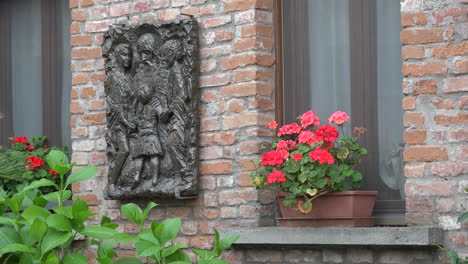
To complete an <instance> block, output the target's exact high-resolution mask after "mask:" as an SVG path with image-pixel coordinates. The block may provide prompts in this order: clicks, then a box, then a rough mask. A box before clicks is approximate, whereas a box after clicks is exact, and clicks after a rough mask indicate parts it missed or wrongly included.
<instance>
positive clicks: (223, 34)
mask: <svg viewBox="0 0 468 264" xmlns="http://www.w3.org/2000/svg"><path fill="white" fill-rule="evenodd" d="M216 40H218V41H227V40H232V32H230V31H226V30H220V31H218V32H216Z"/></svg>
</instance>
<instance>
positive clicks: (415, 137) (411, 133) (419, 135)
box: [403, 129, 426, 145]
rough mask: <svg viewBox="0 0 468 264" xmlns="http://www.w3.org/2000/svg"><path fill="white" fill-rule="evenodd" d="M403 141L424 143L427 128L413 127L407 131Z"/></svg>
mask: <svg viewBox="0 0 468 264" xmlns="http://www.w3.org/2000/svg"><path fill="white" fill-rule="evenodd" d="M403 141H404V142H405V143H406V144H409V145H424V144H425V143H426V130H423V129H413V130H408V131H405V132H404V133H403Z"/></svg>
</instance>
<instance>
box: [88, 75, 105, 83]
mask: <svg viewBox="0 0 468 264" xmlns="http://www.w3.org/2000/svg"><path fill="white" fill-rule="evenodd" d="M105 79H106V74H105V73H93V75H91V80H92V81H93V84H97V83H104V80H105Z"/></svg>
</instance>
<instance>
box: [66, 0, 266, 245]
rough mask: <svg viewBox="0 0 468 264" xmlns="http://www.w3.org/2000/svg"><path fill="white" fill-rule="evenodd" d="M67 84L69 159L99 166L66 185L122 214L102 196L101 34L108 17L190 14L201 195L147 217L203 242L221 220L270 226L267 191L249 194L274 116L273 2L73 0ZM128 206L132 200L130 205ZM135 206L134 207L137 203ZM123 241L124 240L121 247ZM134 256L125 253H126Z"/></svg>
mask: <svg viewBox="0 0 468 264" xmlns="http://www.w3.org/2000/svg"><path fill="white" fill-rule="evenodd" d="M70 7H71V12H72V20H73V21H72V24H71V32H72V37H71V45H72V71H73V81H72V82H73V88H72V102H71V106H70V111H71V112H72V114H73V115H72V119H71V126H72V137H73V145H72V148H73V156H72V159H73V161H74V162H76V163H77V165H78V166H86V165H93V166H97V167H99V168H101V171H100V174H99V176H98V177H96V178H94V179H91V180H89V181H87V182H83V183H81V184H80V185H74V186H73V191H74V193H75V194H74V196H75V197H82V198H83V199H85V200H86V201H88V202H89V203H90V204H91V205H93V210H95V211H96V212H97V213H98V216H97V217H100V215H107V216H109V217H111V218H112V219H113V220H115V221H117V222H120V223H122V228H123V229H124V230H125V231H126V232H132V231H134V230H135V226H133V225H132V224H131V223H129V222H128V221H127V220H126V219H123V218H122V215H121V212H120V211H119V209H118V208H119V207H120V205H121V203H120V202H119V201H112V200H104V199H103V190H104V189H105V186H106V182H107V176H106V175H107V161H106V154H105V151H106V143H105V140H104V134H105V129H106V125H105V109H106V103H105V94H104V88H103V81H104V79H105V74H104V61H103V58H102V54H101V52H102V51H101V48H100V45H101V42H102V39H103V33H104V32H105V31H106V30H107V29H108V26H109V25H112V24H114V23H133V24H136V23H142V22H154V21H157V20H171V19H175V18H176V17H177V15H178V14H179V13H181V12H182V13H186V14H192V15H194V16H195V17H196V18H197V20H198V21H199V24H200V48H201V50H200V62H201V63H200V64H201V65H200V66H201V67H200V68H201V76H200V89H201V102H202V103H201V107H200V118H201V129H200V130H201V131H200V159H201V162H200V178H199V183H200V189H201V190H200V193H199V196H198V199H196V200H188V201H173V200H172V201H155V202H157V203H159V204H161V205H160V206H159V207H158V208H157V209H156V210H154V212H153V213H152V214H151V216H150V218H151V219H154V220H162V219H164V218H169V217H182V219H183V220H184V223H183V227H182V234H183V236H181V237H180V238H178V239H179V242H183V243H186V244H188V245H190V247H196V248H207V247H209V246H210V245H211V242H212V228H213V227H216V226H220V225H236V226H237V225H239V226H258V225H263V224H269V225H271V224H273V222H272V221H273V220H272V219H273V218H272V217H271V216H270V215H271V214H272V212H273V211H274V210H272V208H271V205H270V203H271V201H272V200H273V199H274V196H273V195H272V194H271V193H268V192H261V193H257V191H256V190H255V188H254V187H252V186H251V184H250V181H249V179H248V171H249V170H252V168H253V166H252V162H251V159H253V158H254V157H256V154H257V153H258V152H259V151H260V148H261V146H262V144H264V143H263V142H268V141H269V136H270V132H269V131H268V130H267V129H265V128H264V126H265V125H266V124H267V122H269V121H270V120H273V119H274V113H273V103H272V96H273V65H274V62H275V59H274V57H273V56H272V54H273V50H272V49H273V27H272V8H273V1H272V0H229V1H218V0H146V1H142V0H139V1H136V0H135V1H116V0H80V1H79V0H71V1H70ZM132 202H135V201H132ZM144 203H146V201H145V202H142V203H141V204H144ZM127 248H128V249H130V248H131V245H122V249H127ZM127 253H128V254H131V253H133V251H132V250H130V251H128V252H127Z"/></svg>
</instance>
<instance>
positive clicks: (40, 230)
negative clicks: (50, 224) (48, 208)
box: [29, 218, 47, 241]
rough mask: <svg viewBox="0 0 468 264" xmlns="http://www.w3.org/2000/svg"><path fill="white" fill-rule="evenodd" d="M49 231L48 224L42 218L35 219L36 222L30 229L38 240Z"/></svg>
mask: <svg viewBox="0 0 468 264" xmlns="http://www.w3.org/2000/svg"><path fill="white" fill-rule="evenodd" d="M46 232H47V224H46V223H45V221H44V220H42V219H41V218H36V219H34V222H33V223H32V225H31V228H30V229H29V234H30V235H31V236H32V237H33V238H34V239H35V240H36V241H40V240H41V239H42V238H43V237H44V235H45V234H46Z"/></svg>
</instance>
